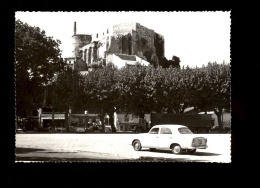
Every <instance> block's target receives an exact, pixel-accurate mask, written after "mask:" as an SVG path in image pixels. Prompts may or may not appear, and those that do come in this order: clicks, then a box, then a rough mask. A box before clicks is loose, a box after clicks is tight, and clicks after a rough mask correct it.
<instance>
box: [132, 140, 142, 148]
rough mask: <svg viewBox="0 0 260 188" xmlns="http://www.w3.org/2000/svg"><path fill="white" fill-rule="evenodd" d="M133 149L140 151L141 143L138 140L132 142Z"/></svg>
mask: <svg viewBox="0 0 260 188" xmlns="http://www.w3.org/2000/svg"><path fill="white" fill-rule="evenodd" d="M133 147H134V150H135V151H140V150H141V149H142V145H141V142H140V141H139V140H136V141H134V143H133Z"/></svg>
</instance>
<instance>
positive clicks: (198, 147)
mask: <svg viewBox="0 0 260 188" xmlns="http://www.w3.org/2000/svg"><path fill="white" fill-rule="evenodd" d="M207 147H208V146H194V147H188V148H187V149H206V148H207Z"/></svg>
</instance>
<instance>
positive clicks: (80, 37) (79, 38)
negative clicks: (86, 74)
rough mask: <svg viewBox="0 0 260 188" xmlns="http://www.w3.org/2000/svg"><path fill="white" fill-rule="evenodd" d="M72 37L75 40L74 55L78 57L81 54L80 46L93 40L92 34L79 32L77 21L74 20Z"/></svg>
mask: <svg viewBox="0 0 260 188" xmlns="http://www.w3.org/2000/svg"><path fill="white" fill-rule="evenodd" d="M72 38H73V41H74V42H73V48H72V49H73V51H72V56H73V57H76V58H77V57H80V55H81V52H80V48H82V47H83V46H85V45H87V44H89V43H90V42H91V35H85V34H77V26H76V22H74V35H73V36H72ZM81 58H82V57H81Z"/></svg>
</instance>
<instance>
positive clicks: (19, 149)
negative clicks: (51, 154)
mask: <svg viewBox="0 0 260 188" xmlns="http://www.w3.org/2000/svg"><path fill="white" fill-rule="evenodd" d="M37 151H46V150H45V149H36V148H16V149H15V153H16V154H23V153H32V152H37Z"/></svg>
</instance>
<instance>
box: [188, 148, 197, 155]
mask: <svg viewBox="0 0 260 188" xmlns="http://www.w3.org/2000/svg"><path fill="white" fill-rule="evenodd" d="M195 152H196V149H190V150H188V153H189V154H194V153H195Z"/></svg>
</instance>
